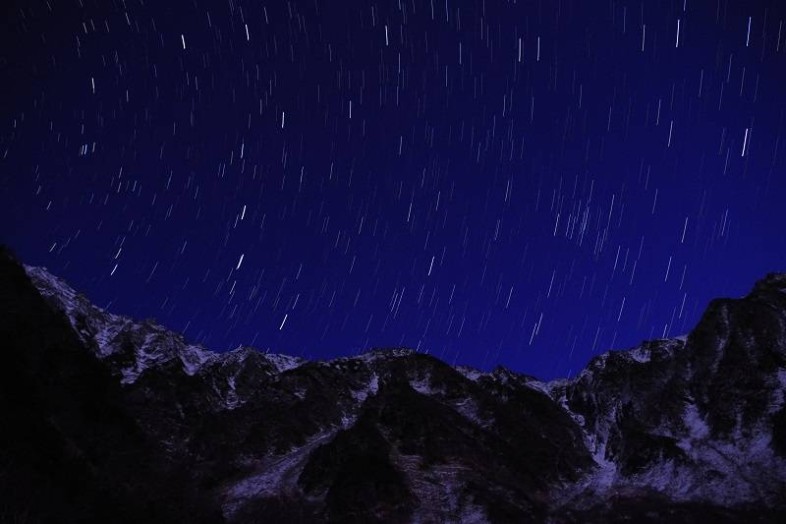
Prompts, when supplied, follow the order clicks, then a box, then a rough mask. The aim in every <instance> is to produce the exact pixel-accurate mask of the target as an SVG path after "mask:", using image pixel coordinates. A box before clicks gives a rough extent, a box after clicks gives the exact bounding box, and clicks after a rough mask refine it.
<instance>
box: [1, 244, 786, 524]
mask: <svg viewBox="0 0 786 524" xmlns="http://www.w3.org/2000/svg"><path fill="white" fill-rule="evenodd" d="M0 258H2V265H3V268H4V269H3V279H4V280H9V281H13V282H16V283H17V284H16V287H18V288H19V290H17V291H16V293H17V294H20V295H23V296H27V295H32V294H34V293H35V294H38V295H39V298H41V297H42V298H43V299H44V301H45V304H46V307H45V308H46V309H48V310H49V312H50V314H54V315H62V316H63V317H61V318H63V320H64V322H63V321H61V323H62V324H65V325H60V326H59V327H58V330H59V331H66V330H68V329H70V330H71V332H73V334H74V338H75V339H76V340H77V343H75V344H72V345H76V346H81V347H82V348H83V349H82V350H81V351H82V356H81V357H80V358H83V359H88V360H89V358H92V359H93V361H92V364H90V365H91V366H93V367H95V369H96V370H97V371H96V373H99V372H100V373H103V374H104V375H106V374H108V375H109V376H110V377H111V381H114V385H112V388H115V389H113V391H115V393H113V395H115V396H116V397H117V399H116V404H117V405H116V406H115V405H113V406H112V410H116V411H118V412H121V413H123V416H125V417H127V418H128V420H129V422H128V424H129V425H133V426H135V427H138V429H137V431H139V432H140V434H141V435H142V436H143V438H144V440H145V442H148V443H149V446H151V448H153V451H150V452H147V453H149V454H150V456H156V457H158V459H157V460H158V461H159V462H160V463H161V464H162V465H163V466H165V469H167V470H171V471H177V472H180V473H177V474H178V475H182V474H183V472H184V471H187V472H188V473H187V475H186V477H188V478H187V480H184V481H183V484H182V492H179V493H177V496H186V498H188V497H193V496H196V497H197V498H199V499H200V500H202V503H201V504H202V506H206V507H207V509H206V510H205V511H202V512H201V513H202V517H203V518H204V519H205V521H210V522H213V521H214V522H221V521H224V522H257V521H265V520H266V519H267V520H288V521H301V522H320V521H334V522H354V521H385V522H389V521H394V522H405V521H406V522H409V521H418V522H435V521H455V522H465V521H475V522H485V521H490V522H508V521H522V520H524V521H533V522H547V521H550V522H571V521H595V520H597V521H614V520H615V519H620V520H624V519H625V518H638V519H639V520H643V521H647V520H649V521H657V520H661V519H664V518H669V519H671V520H675V521H681V520H682V521H691V520H693V519H695V518H697V516H698V515H704V516H706V515H714V517H715V518H717V519H718V520H721V521H723V520H726V521H730V522H732V521H740V520H743V519H750V518H755V519H759V520H760V521H768V520H776V519H777V517H783V515H784V514H786V513H784V508H786V500H785V499H784V493H786V461H785V460H784V459H785V457H786V411H785V408H784V391H785V390H786V356H785V355H786V293H784V292H783V291H784V288H786V275H784V274H771V275H768V276H767V277H765V278H764V279H762V280H761V281H759V282H757V283H756V285H755V286H754V288H753V290H752V292H751V293H750V294H749V295H748V296H746V297H744V298H742V299H718V300H715V301H713V302H712V303H711V304H710V305H709V307H708V308H707V311H706V312H705V315H704V316H703V317H702V320H701V321H700V322H699V324H698V325H697V327H696V329H694V330H693V331H692V332H691V333H690V334H689V335H688V336H686V337H682V338H678V339H666V340H656V341H648V342H645V343H643V344H642V345H641V346H639V347H637V348H633V349H632V350H628V351H611V352H607V353H604V354H602V355H599V356H597V357H595V358H593V359H592V360H591V361H590V363H589V364H588V365H587V367H586V368H585V369H584V370H583V371H582V372H581V373H580V374H579V375H577V376H576V377H574V378H572V379H558V380H554V381H549V382H542V381H539V380H537V379H535V378H534V377H528V376H526V375H521V374H518V373H515V372H513V371H510V370H507V369H505V368H497V369H495V370H493V371H491V372H482V371H478V370H474V369H471V368H466V367H458V368H453V367H451V366H448V365H447V364H445V363H444V362H441V361H440V360H438V359H436V358H434V357H431V356H429V355H426V354H423V353H418V352H414V351H412V350H406V349H403V348H398V349H393V350H388V351H376V352H371V353H367V354H364V355H359V356H355V357H344V358H340V359H335V360H331V361H324V362H309V361H305V360H302V359H297V358H295V357H287V356H281V355H269V354H265V353H262V352H259V351H257V350H254V349H251V348H248V347H239V348H238V349H236V350H234V351H231V352H227V353H221V354H218V353H213V352H210V351H208V350H206V349H205V348H202V347H201V346H198V345H191V344H188V343H187V342H186V341H185V339H184V338H183V337H182V336H181V335H178V334H176V333H173V332H171V331H168V330H166V329H165V328H163V327H162V326H159V325H158V324H155V323H154V322H134V321H132V320H131V319H128V318H126V317H121V316H118V315H113V314H111V313H107V312H105V311H103V310H101V309H100V308H97V307H95V306H93V305H92V304H90V302H89V301H88V300H87V299H85V298H84V297H81V296H80V295H79V294H78V293H76V292H75V291H74V290H73V289H71V288H70V286H68V285H67V284H66V283H65V282H64V281H62V280H60V279H58V278H57V277H54V276H52V275H50V274H49V273H48V272H46V271H45V270H43V269H41V268H33V267H25V268H24V272H21V271H20V270H21V267H20V266H19V265H18V263H16V262H15V261H14V260H13V258H12V257H11V256H10V255H8V254H6V253H3V255H2V257H0ZM20 273H21V274H20ZM24 279H29V280H28V281H27V282H28V284H27V285H29V288H26V287H25V285H26V284H25V283H24V282H22V280H24ZM33 285H34V286H35V287H34V288H33ZM29 298H30V301H32V302H35V298H34V297H32V296H30V297H29ZM13 302H14V295H13V294H11V293H9V294H8V295H7V296H5V298H4V304H3V306H4V308H5V309H6V310H9V311H11V312H12V313H13ZM36 307H37V308H38V309H42V308H43V307H44V306H40V305H39V306H36ZM44 313H45V312H43V311H42V312H41V314H44ZM16 314H17V317H14V316H13V315H11V317H12V318H10V319H7V321H6V324H4V328H5V331H4V333H6V336H11V335H9V333H12V332H13V331H12V330H11V329H9V326H8V325H7V324H8V323H9V322H13V321H14V318H17V319H21V318H24V317H23V316H19V313H18V312H17V313H16ZM6 316H8V315H6ZM28 316H29V314H28ZM11 327H13V326H11ZM39 335H41V336H43V335H42V334H39ZM29 336H30V334H29V333H22V335H19V337H20V339H23V338H24V337H29ZM74 351H77V349H74ZM20 366H21V367H24V365H20ZM102 376H103V375H102ZM724 386H725V387H724ZM47 398H48V397H47ZM113 398H114V397H113ZM113 402H115V401H113ZM42 409H43V408H42ZM74 410H76V411H78V408H74ZM110 411H111V410H110ZM62 431H63V434H64V435H66V436H68V437H69V438H71V439H72V440H74V442H75V444H74V445H75V446H76V447H77V448H80V446H84V445H85V443H84V442H82V441H80V440H79V439H78V438H74V437H73V436H72V433H73V432H71V433H69V431H66V430H62ZM123 445H124V446H131V444H123ZM131 447H132V448H133V446H131ZM80 449H81V448H80ZM85 453H87V452H85ZM96 460H97V462H96V464H98V466H97V469H98V470H101V468H105V467H106V466H104V465H102V464H103V463H102V462H101V461H100V460H98V459H96ZM172 474H175V473H172ZM110 476H111V475H110ZM112 478H115V477H112ZM120 478H122V475H120V474H118V476H117V478H116V480H115V481H117V479H120ZM142 478H148V477H145V476H144V475H143V476H142ZM53 489H54V488H53ZM178 489H181V488H178ZM55 491H56V490H55ZM188 494H191V495H188ZM85 496H89V493H88V494H87V495H85ZM151 500H152V499H151ZM189 500H190V499H189ZM158 503H160V504H161V505H162V508H158V506H156V504H157V503H155V502H151V503H150V504H148V505H149V506H150V507H151V508H158V509H156V510H155V511H161V512H165V509H166V506H167V504H166V503H165V502H160V501H159V502H158ZM66 506H67V505H66ZM151 511H152V510H151ZM162 514H163V513H162ZM163 521H165V520H163Z"/></svg>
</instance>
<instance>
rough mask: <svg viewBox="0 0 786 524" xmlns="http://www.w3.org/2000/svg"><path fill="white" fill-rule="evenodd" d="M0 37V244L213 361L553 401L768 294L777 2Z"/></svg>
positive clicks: (62, 28)
mask: <svg viewBox="0 0 786 524" xmlns="http://www.w3.org/2000/svg"><path fill="white" fill-rule="evenodd" d="M0 20H2V21H1V22H0V24H2V28H0V29H1V30H0V71H1V74H2V79H3V82H2V85H3V87H2V90H3V91H2V97H0V116H1V117H2V120H0V125H2V128H0V182H1V183H2V190H1V192H0V240H1V241H3V242H5V243H7V244H9V245H10V246H11V248H12V249H13V250H15V251H16V252H17V254H18V255H19V256H20V257H21V258H22V259H23V260H25V261H26V262H27V263H29V264H35V265H43V266H46V267H48V268H49V269H50V270H51V271H52V272H54V273H56V274H58V275H60V276H62V277H64V278H66V279H67V280H68V281H70V283H71V284H72V285H73V286H74V287H76V288H77V289H79V290H81V291H83V292H84V293H85V294H86V295H87V296H88V297H90V298H91V299H92V300H93V301H94V302H95V303H96V304H98V305H100V306H102V307H107V308H109V309H110V310H111V311H113V312H116V313H122V314H128V315H131V316H134V317H141V318H147V317H154V318H156V319H158V320H159V321H160V322H161V323H163V324H165V325H167V326H169V327H171V328H172V329H175V330H178V331H184V332H185V335H186V337H187V338H188V339H189V340H192V341H196V342H202V343H204V344H206V345H207V346H208V347H210V348H212V349H215V350H219V351H223V350H227V349H232V348H234V347H236V346H237V345H239V344H252V345H255V346H257V347H260V348H262V349H270V350H271V351H275V352H282V353H290V354H295V355H301V356H304V357H307V358H328V357H334V356H344V355H350V354H355V353H357V352H360V351H363V350H365V349H367V348H369V347H374V346H398V345H404V346H409V347H413V348H419V349H420V350H422V351H429V352H430V353H432V354H434V355H436V356H438V357H441V358H444V359H445V360H447V361H448V362H451V363H454V362H455V363H458V364H467V365H473V366H478V367H482V368H491V367H493V366H495V365H497V364H502V365H505V366H508V367H511V368H513V369H515V370H518V371H521V372H525V373H530V374H534V375H538V376H541V377H543V378H551V377H555V376H566V375H569V374H575V373H577V372H578V370H579V369H580V368H581V367H583V366H584V365H585V363H586V362H587V360H588V359H589V358H590V357H591V356H592V355H594V354H597V353H600V352H603V351H606V350H608V349H611V348H625V347H629V346H632V345H635V344H637V343H638V342H640V341H641V340H643V339H649V338H659V337H662V336H676V335H680V334H683V333H685V332H687V331H688V330H690V329H691V328H692V327H693V325H695V323H696V321H697V320H698V318H699V316H700V314H701V312H702V311H703V309H704V307H705V306H706V304H707V302H708V300H709V299H711V298H713V297H717V296H740V295H742V294H744V293H746V292H747V291H748V290H749V289H750V288H751V287H752V285H753V283H754V281H755V280H756V279H757V278H760V277H761V276H763V275H764V274H765V273H767V272H770V271H779V270H784V269H786V264H785V263H784V261H786V238H784V227H785V226H786V211H785V209H786V169H785V167H786V163H785V162H784V154H786V151H784V149H785V148H786V136H784V130H786V125H785V122H784V118H785V117H786V114H785V111H784V110H786V27H785V26H786V23H785V22H786V3H785V2H782V1H780V0H771V1H741V0H739V1H734V0H728V1H726V0H721V1H718V0H712V1H698V0H688V1H687V2H685V1H684V0H679V1H675V2H666V1H663V2H650V1H646V2H641V1H636V2H633V1H631V2H627V1H619V2H615V1H612V2H590V1H583V0H582V1H578V0H575V1H546V0H542V1H539V2H532V1H518V2H514V1H503V0H485V1H482V0H481V1H469V0H468V1H457V0H448V1H447V2H445V0H433V2H431V1H430V0H426V1H424V0H416V1H413V0H392V1H379V2H372V1H346V0H342V1H341V2H328V1H325V0H309V1H302V2H301V1H295V0H293V1H289V2H283V1H281V2H280V1H267V2H259V1H253V2H252V1H241V0H233V1H229V2H227V1H208V0H192V1H180V0H176V1H168V2H153V1H150V0H147V1H146V2H144V3H143V2H141V1H140V0H122V1H114V2H109V1H96V0H50V1H49V2H41V1H38V0H25V1H24V2H22V1H11V2H5V3H4V7H3V13H2V17H1V18H0ZM241 258H242V262H241Z"/></svg>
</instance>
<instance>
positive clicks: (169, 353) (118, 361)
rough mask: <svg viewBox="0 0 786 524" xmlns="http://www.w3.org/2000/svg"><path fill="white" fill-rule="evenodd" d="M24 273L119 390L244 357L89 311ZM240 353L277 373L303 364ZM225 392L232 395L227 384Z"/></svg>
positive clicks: (43, 278) (65, 291) (35, 274)
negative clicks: (150, 375)
mask: <svg viewBox="0 0 786 524" xmlns="http://www.w3.org/2000/svg"><path fill="white" fill-rule="evenodd" d="M24 268H25V271H26V272H27V275H28V277H30V280H31V281H32V282H33V284H34V285H35V287H36V288H37V289H38V291H39V293H41V296H43V297H44V299H45V300H46V301H47V302H49V304H50V305H51V306H53V307H54V308H55V309H57V310H59V311H62V312H63V313H64V314H65V315H66V317H67V318H68V321H69V322H70V324H71V326H72V327H73V328H74V330H75V331H76V333H77V334H78V335H79V337H80V339H81V340H82V342H84V343H85V344H86V345H87V346H88V347H90V348H92V349H93V351H94V352H95V354H96V356H97V357H98V358H100V359H101V360H109V361H111V362H112V364H113V366H112V367H113V368H114V369H115V370H116V371H117V372H118V373H119V374H120V376H121V382H122V383H123V384H133V383H134V382H136V381H137V380H138V379H139V377H140V376H142V375H143V374H144V373H145V372H146V371H148V370H151V369H153V368H157V367H161V366H163V365H167V364H170V363H172V362H177V363H178V365H179V367H180V368H181V369H182V371H183V372H184V373H185V374H186V375H189V376H193V375H196V374H197V373H200V372H201V371H202V370H203V369H205V368H206V367H208V366H212V365H213V364H219V365H222V364H228V363H229V362H231V361H234V360H237V359H241V360H242V359H244V358H245V356H246V354H245V353H243V352H238V351H237V350H236V351H230V352H226V353H216V352H213V351H210V350H209V349H207V348H205V347H204V346H202V345H199V344H189V343H187V342H186V341H185V339H184V338H183V336H182V335H180V334H178V333H175V332H173V331H170V330H168V329H166V328H165V327H163V326H161V325H160V324H158V323H156V322H154V321H150V320H145V321H141V322H138V321H134V320H133V319H131V318H129V317H125V316H122V315H115V314H113V313H109V312H107V311H104V310H103V309H101V308H99V307H97V306H95V305H93V304H92V303H91V302H90V301H89V300H88V299H87V298H86V297H85V296H84V295H82V294H80V293H78V292H76V291H75V290H74V289H73V288H72V287H71V286H69V285H68V284H67V283H66V282H65V281H64V280H62V279H60V278H58V277H56V276H54V275H52V274H51V273H49V272H48V271H47V270H46V268H41V267H33V266H24ZM238 349H241V348H238ZM244 349H245V350H246V351H251V352H257V353H259V354H260V355H262V356H263V358H264V359H265V360H266V361H267V362H268V363H269V364H270V366H271V367H272V369H274V370H275V371H276V372H278V373H282V372H284V371H287V370H290V369H294V368H296V367H298V366H300V365H301V364H303V362H304V361H303V360H302V359H300V358H297V357H291V356H288V355H277V354H270V353H260V352H258V351H257V350H255V349H252V348H244ZM228 387H230V389H231V384H230V385H229V386H228Z"/></svg>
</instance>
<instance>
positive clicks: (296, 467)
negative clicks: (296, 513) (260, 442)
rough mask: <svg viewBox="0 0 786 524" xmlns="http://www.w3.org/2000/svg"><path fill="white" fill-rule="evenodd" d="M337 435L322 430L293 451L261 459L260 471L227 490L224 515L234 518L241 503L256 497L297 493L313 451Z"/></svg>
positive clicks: (259, 463) (229, 518) (331, 431)
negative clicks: (298, 481)
mask: <svg viewBox="0 0 786 524" xmlns="http://www.w3.org/2000/svg"><path fill="white" fill-rule="evenodd" d="M335 434H336V431H335V430H330V431H327V432H323V433H318V434H317V435H315V436H314V437H312V438H311V439H310V440H309V441H308V442H307V443H306V444H304V445H303V446H300V447H298V448H294V449H292V450H291V451H290V452H289V453H286V454H284V455H273V456H267V457H265V458H263V459H262V460H260V461H259V462H258V463H257V466H258V467H257V468H256V470H257V471H256V473H254V474H252V475H250V476H248V477H246V478H244V479H242V480H240V481H238V482H236V483H235V484H234V485H230V486H228V487H227V488H226V489H225V491H224V504H223V513H224V517H225V518H227V519H228V520H231V517H232V515H234V514H235V513H236V512H237V510H238V509H239V508H240V507H241V506H243V505H244V504H245V503H246V502H248V501H250V500H253V499H259V498H268V497H275V496H279V495H285V494H294V493H295V492H296V491H297V479H298V477H299V476H300V473H301V472H302V471H303V467H305V465H306V462H307V460H308V457H309V455H310V454H311V452H312V451H313V450H314V449H316V448H317V447H318V446H320V445H322V444H323V443H326V442H327V441H329V440H330V439H331V438H333V436H334V435H335Z"/></svg>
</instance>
